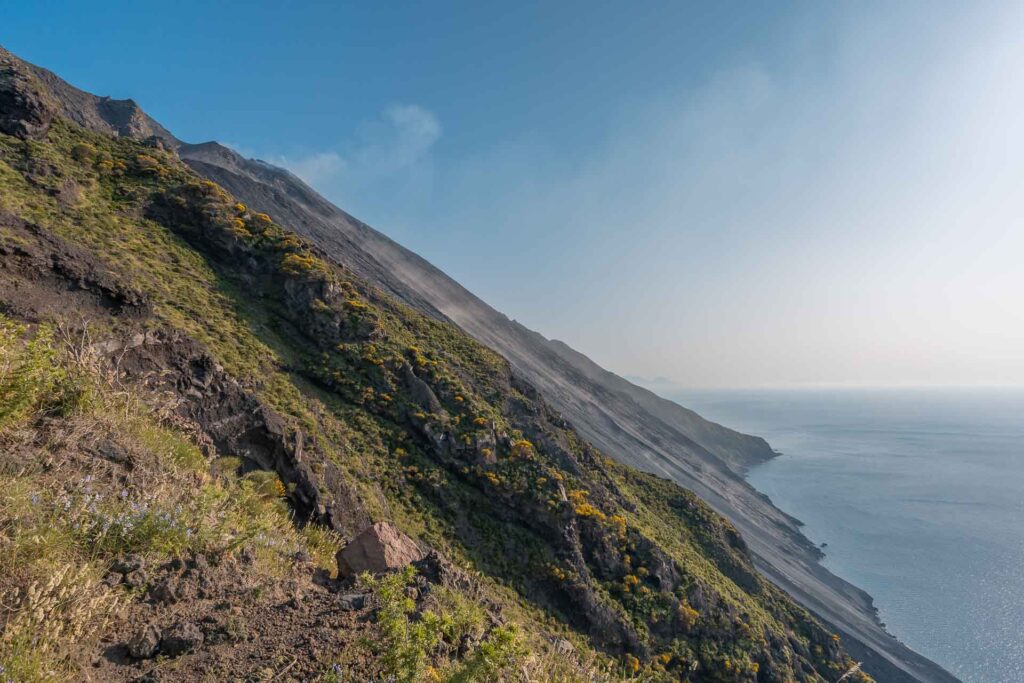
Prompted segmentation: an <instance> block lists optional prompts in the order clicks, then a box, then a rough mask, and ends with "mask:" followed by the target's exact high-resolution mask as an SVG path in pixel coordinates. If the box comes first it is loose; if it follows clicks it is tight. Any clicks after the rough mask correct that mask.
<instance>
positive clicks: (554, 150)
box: [0, 0, 1024, 386]
mask: <svg viewBox="0 0 1024 683" xmlns="http://www.w3.org/2000/svg"><path fill="white" fill-rule="evenodd" d="M204 4H205V3H198V2H193V1H191V0H179V1H177V2H175V3H159V5H160V6H158V4H157V3H135V2H133V3H113V2H111V3H104V4H103V6H102V7H103V8H102V9H99V8H97V7H95V6H93V5H92V3H72V2H65V3H57V2H45V1H37V2H31V3H29V2H26V3H18V5H20V6H14V7H12V6H11V4H10V3H4V6H3V8H0V43H3V44H4V45H5V46H6V47H8V48H9V49H11V50H13V51H15V52H17V53H19V54H21V55H22V56H24V57H25V58H27V59H29V60H31V61H34V62H36V63H39V64H42V65H44V66H47V67H49V68H51V69H53V70H55V71H57V72H58V73H60V74H61V75H63V76H65V77H66V78H68V79H69V80H71V81H72V82H73V83H75V84H77V85H79V86H81V87H84V88H86V89H89V90H91V91H94V92H97V93H98V94H109V95H113V96H115V97H128V96H131V97H134V98H135V99H137V100H138V101H139V102H140V103H141V104H142V105H143V107H144V108H145V109H146V110H147V111H148V112H149V113H151V114H152V115H153V116H154V117H156V118H157V119H159V120H160V121H161V122H162V123H164V124H165V125H166V126H168V127H169V128H170V129H171V130H172V131H173V132H175V133H176V134H177V135H178V136H179V137H181V138H184V139H186V140H190V141H202V140H207V139H218V140H220V141H222V142H225V143H228V144H231V145H232V146H234V147H236V148H237V149H239V150H241V151H242V152H244V153H246V154H247V155H250V156H257V157H260V158H263V159H267V160H269V161H273V162H276V163H279V164H282V165H285V166H288V167H289V168H291V169H292V170H293V171H295V172H296V173H298V174H299V175H300V176H302V177H303V178H305V179H306V180H307V181H309V182H310V183H311V184H312V185H313V186H314V187H316V188H317V189H319V190H320V191H321V192H323V193H324V194H325V195H326V196H327V197H328V198H330V199H332V200H334V201H335V202H336V203H337V204H339V205H340V206H341V207H342V208H345V209H346V210H348V211H350V212H351V213H353V214H355V215H357V216H359V217H360V218H362V219H364V220H366V221H367V222H369V223H370V224H372V225H374V226H375V227H377V228H378V229H380V230H382V231H383V232H385V233H387V234H389V235H390V236H392V237H394V238H395V239H397V240H398V241H399V242H401V243H403V244H405V245H406V246H408V247H410V248H412V249H413V250H415V251H417V252H419V253H420V254H422V255H423V256H425V257H426V258H428V259H429V260H431V261H432V262H433V263H435V264H436V265H438V266H439V267H441V268H442V269H444V270H445V271H447V272H448V273H449V274H450V275H452V276H454V277H455V278H456V279H458V280H459V281H460V282H462V283H463V284H464V285H466V286H467V287H468V288H469V289H470V290H472V291H473V292H475V293H476V294H478V295H480V296H481V297H482V298H483V299H485V300H486V301H488V302H489V303H491V304H492V305H493V306H495V307H496V308H498V309H499V310H501V311H503V312H505V313H507V314H508V315H509V316H510V317H514V318H516V319H518V320H520V321H521V322H523V323H524V324H526V325H528V326H529V327H532V328H534V329H536V330H538V331H539V332H541V333H543V334H545V335H546V336H549V337H554V338H558V339H562V340H564V341H566V342H568V343H569V344H571V345H572V346H574V347H576V348H577V349H579V350H581V351H583V352H585V353H587V354H588V355H590V356H591V357H592V358H594V359H595V360H596V361H598V362H599V363H601V364H603V365H605V366H606V367H608V368H609V369H612V370H614V371H617V372H620V373H624V374H630V375H640V376H649V377H650V376H664V377H668V378H671V379H673V380H676V381H678V382H680V383H684V384H692V385H727V386H754V385H794V384H869V385H877V384H1024V221H1022V217H1024V187H1022V184H1024V1H1022V2H997V3H985V2H970V3H967V2H956V3H946V2H937V1H931V2H922V3H913V2H900V3H893V2H885V3H870V2H850V3H823V2H809V3H799V2H798V3H738V4H734V5H730V4H727V3H719V2H714V3H712V2H709V3H706V4H705V5H703V6H701V5H696V4H690V3H683V2H665V3H646V2H637V3H625V2H617V3H594V2H580V3H528V2H527V3H494V4H493V6H491V7H488V6H486V4H485V3H479V2H468V3H435V4H432V5H431V6H429V7H428V6H426V4H425V3H423V4H421V5H418V6H417V7H416V8H411V7H400V5H405V4H407V3H393V4H391V5H390V7H385V6H384V5H385V3H364V4H362V6H360V7H338V6H336V3H277V2H273V3H269V2H268V3H255V2H237V3H218V6H217V8H215V9H209V8H205V7H204ZM285 4H289V5H296V7H287V8H285V7H284V5H285ZM556 4H557V5H558V6H557V7H556V6H555V5H556ZM299 5H301V7H299Z"/></svg>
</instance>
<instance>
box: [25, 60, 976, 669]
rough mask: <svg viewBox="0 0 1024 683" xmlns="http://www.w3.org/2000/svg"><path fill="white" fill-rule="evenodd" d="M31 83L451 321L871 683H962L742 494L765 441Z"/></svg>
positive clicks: (408, 258) (323, 210)
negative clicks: (696, 502) (167, 154)
mask: <svg viewBox="0 0 1024 683" xmlns="http://www.w3.org/2000/svg"><path fill="white" fill-rule="evenodd" d="M35 70H36V73H37V75H38V76H39V77H40V78H41V79H42V80H43V81H44V83H46V85H47V87H48V88H49V90H50V93H51V94H52V95H53V96H54V97H55V98H56V99H57V100H59V104H60V107H61V109H62V113H63V114H64V115H65V116H67V117H68V118H70V119H71V120H73V121H75V122H77V123H79V124H81V125H84V126H86V127H89V128H92V129H94V130H99V131H101V132H104V133H108V134H116V135H128V136H131V137H135V138H142V139H144V138H148V137H151V136H155V137H157V138H160V139H162V140H163V141H164V142H165V143H166V144H167V145H168V146H171V147H174V148H177V150H178V153H179V154H180V156H181V158H182V159H183V160H184V161H185V162H186V163H188V164H189V165H190V166H191V167H192V168H193V169H195V170H196V171H197V172H198V173H200V174H201V175H204V176H206V177H207V178H209V179H210V180H213V181H215V182H217V183H219V184H221V185H222V186H224V187H225V188H226V189H227V190H228V191H230V192H231V193H232V194H234V195H235V196H237V197H239V198H240V199H241V200H242V201H244V202H246V203H247V204H248V205H249V206H250V207H252V208H254V209H256V210H259V211H264V212H266V213H268V214H270V215H271V216H272V217H273V218H274V219H275V220H276V221H278V222H279V223H282V224H285V225H288V226H289V228H291V229H292V230H294V231H295V232H298V233H299V234H301V235H303V236H305V237H307V238H309V239H310V240H312V241H313V242H315V243H316V244H317V245H318V246H319V247H320V248H322V249H324V250H325V252H326V253H328V254H329V255H330V256H331V257H332V258H334V259H336V260H337V261H338V262H339V263H341V264H343V265H345V266H347V267H349V268H351V269H352V270H353V271H355V272H356V274H358V275H360V276H361V277H363V278H364V279H366V280H368V281H369V282H371V283H373V284H374V285H376V286H377V287H379V288H380V289H381V290H383V291H385V292H387V293H389V294H391V295H393V296H396V297H397V298H399V299H400V300H402V301H404V302H405V303H407V304H409V305H411V306H413V307H414V308H417V309H419V310H421V311H423V312H425V313H427V314H429V315H432V316H435V317H438V318H443V319H447V320H451V321H452V322H454V323H456V324H457V325H458V326H460V327H461V328H462V329H464V330H465V331H466V332H468V333H469V334H470V335H472V336H473V337H475V338H476V339H478V340H479V341H481V342H482V343H484V344H486V345H487V346H490V347H491V348H493V349H495V350H496V351H498V352H499V353H501V354H502V355H504V356H505V357H506V358H508V360H509V361H510V362H511V363H512V365H513V367H514V368H515V370H516V371H517V372H519V373H521V374H522V375H523V377H524V378H526V379H527V380H528V381H529V382H530V383H532V384H533V385H534V386H536V387H537V388H538V389H539V390H540V392H541V394H542V395H543V397H544V398H545V399H546V400H547V402H548V403H549V404H551V405H552V406H553V407H555V408H556V409H557V410H559V411H560V412H561V413H562V414H563V415H564V416H565V417H566V418H567V419H568V420H569V421H570V422H571V423H572V424H573V425H574V426H575V427H576V429H577V430H578V431H579V432H580V433H581V434H583V435H584V436H585V437H586V438H587V439H589V440H590V441H591V442H592V443H593V444H594V445H596V446H597V447H598V448H600V449H601V450H603V451H604V452H606V453H608V454H609V455H611V456H612V457H614V458H616V459H618V460H620V461H621V462H624V463H627V464H629V465H632V466H634V467H637V468H638V469H642V470H646V471H649V472H652V473H655V474H659V475H661V476H664V477H667V478H670V479H672V480H674V481H676V482H677V483H679V484H680V485H682V486H684V487H686V488H689V489H691V490H693V491H694V492H695V493H697V494H698V495H699V496H701V497H702V498H704V499H705V500H706V501H707V502H708V503H710V504H711V505H712V507H714V508H715V509H716V510H717V511H718V512H720V513H721V514H723V515H725V516H726V517H727V518H728V519H729V520H730V521H732V522H733V524H734V525H735V526H736V527H737V528H738V529H739V531H740V533H741V534H742V535H743V537H744V538H745V540H746V542H747V544H748V545H749V547H750V550H751V552H752V553H753V555H754V558H755V561H756V564H757V566H758V568H759V569H760V570H761V571H762V572H763V573H764V574H765V575H766V576H767V577H768V578H770V579H771V580H772V581H773V582H775V583H776V584H777V585H779V586H781V587H782V588H784V589H785V590H786V591H787V592H789V593H790V594H791V595H792V596H793V597H794V598H796V600H797V601H798V602H800V603H801V604H803V605H804V606H805V607H807V608H808V609H809V610H811V611H812V612H814V613H815V614H817V615H818V616H819V617H820V618H821V619H823V620H825V621H827V622H829V623H830V624H831V625H832V626H833V627H834V628H835V629H836V630H838V631H839V632H840V633H842V634H843V636H844V642H845V644H846V646H847V649H848V650H849V651H850V652H851V654H853V655H854V656H856V657H857V658H858V659H861V660H863V661H864V668H865V669H866V670H867V671H868V672H869V673H872V674H873V675H874V676H875V677H876V678H877V679H878V680H879V681H883V682H895V683H902V682H904V681H908V682H911V681H919V682H929V683H930V682H937V683H946V682H955V681H956V680H957V679H956V678H954V677H953V676H952V675H950V674H949V673H947V672H946V671H944V670H943V669H941V668H940V667H939V666H938V665H936V664H934V663H933V662H931V661H929V660H927V659H926V658H924V657H922V656H920V655H918V654H917V653H915V652H913V651H911V650H910V649H908V648H907V647H905V646H904V645H902V644H901V643H899V642H898V641H897V640H896V639H895V638H894V637H892V636H891V635H890V634H888V633H887V632H886V631H885V629H884V628H883V626H882V625H881V624H880V623H879V621H878V619H877V616H876V614H875V610H874V608H873V606H872V603H871V598H870V596H868V595H867V594H866V593H864V592H863V591H861V590H859V589H858V588H856V587H855V586H852V585H850V584H849V583H847V582H845V581H843V580H842V579H840V578H838V577H836V576H834V575H833V574H831V573H830V572H828V571H827V570H826V569H825V568H824V567H822V566H821V565H820V564H819V560H820V552H819V551H818V550H817V549H816V548H815V547H814V546H813V544H812V543H811V542H810V541H808V540H807V539H806V538H805V537H804V536H803V534H802V533H801V532H800V529H799V522H798V521H797V520H795V519H793V518H792V517H790V516H788V515H786V514H785V513H784V512H782V511H781V510H779V509H778V508H776V507H774V506H773V505H772V504H771V501H770V500H769V499H768V498H767V497H766V496H764V495H762V494H760V493H758V492H757V491H756V490H754V489H753V488H752V487H751V486H749V485H748V484H747V483H746V481H745V480H744V478H743V473H744V472H745V470H746V469H747V468H748V467H750V466H752V465H755V464H757V463H759V462H763V461H764V460H766V459H768V458H771V457H772V455H773V452H772V450H771V448H770V447H769V445H768V444H767V443H766V442H765V441H764V440H763V439H760V438H758V437H753V436H748V435H745V434H740V433H738V432H735V431H733V430H730V429H727V428H725V427H723V426H721V425H717V424H714V423H712V422H709V421H707V420H704V419H703V418H701V417H700V416H699V415H697V414H696V413H694V412H693V411H690V410H687V409H686V408H683V407H681V406H679V405H677V404H675V403H673V402H671V401H667V400H665V399H662V398H660V397H658V396H656V395H655V394H653V393H651V392H650V391H647V390H645V389H643V388H641V387H638V386H636V385H634V384H632V383H630V382H628V381H627V380H625V379H623V378H621V377H619V376H617V375H615V374H613V373H611V372H608V371H606V370H604V369H603V368H601V367H600V366H598V365H597V364H595V363H594V362H593V361H591V360H590V359H588V358H587V357H586V356H584V355H583V354H581V353H579V352H577V351H575V350H573V349H571V348H570V347H568V346H567V345H565V344H563V343H561V342H558V341H553V340H548V339H546V338H545V337H543V336H542V335H540V334H538V333H536V332H533V331H532V330H529V329H527V328H526V327H524V326H522V325H520V324H519V323H517V322H516V321H514V320H510V319H509V318H507V317H506V316H504V315H502V314H501V313H499V312H498V311H495V310H494V309H493V308H491V307H490V306H488V305H487V304H486V303H484V302H483V301H481V300H480V299H478V298H477V297H476V296H474V295H473V294H472V293H471V292H469V291H468V290H466V289H465V288H464V287H462V286H461V285H460V284H459V283H457V282H455V281H454V280H453V279H451V278H449V277H448V276H447V275H445V274H444V273H443V272H442V271H440V270H439V269H437V268H435V267H434V266H432V265H431V264H430V263H428V262H427V261H425V260H424V259H422V258H421V257H419V256H417V255H416V254H414V253H413V252H411V251H409V250H408V249H405V248H404V247H402V246H401V245H399V244H397V243H395V242H394V241H393V240H391V239H389V238H388V237H386V236H385V235H383V234H381V233H380V232H377V231H376V230H374V229H373V228H371V227H369V226H368V225H366V224H365V223H363V222H361V221H359V220H357V219H355V218H353V217H352V216H350V215H349V214H347V213H345V212H344V211H342V210H341V209H339V208H338V207H336V206H334V205H333V204H331V203H330V202H329V201H327V200H326V199H324V198H323V197H321V196H320V195H319V194H317V192H316V191H315V190H313V189H312V188H310V187H309V186H307V185H306V184H305V183H303V182H302V181H301V180H299V179H298V178H297V177H295V176H294V175H292V174H291V173H289V172H288V171H285V170H283V169H280V168H277V167H275V166H272V165H270V164H267V163H265V162H262V161H258V160H251V159H245V158H243V157H241V156H240V155H238V154H236V153H235V152H233V151H232V150H230V149H228V148H226V147H223V146H222V145H219V144H217V143H215V142H209V143H204V144H198V145H191V144H184V143H182V142H181V141H179V140H177V139H176V138H175V137H174V136H173V135H172V134H171V133H170V132H168V131H167V129H165V128H164V127H163V126H161V125H160V124H159V123H157V122H156V121H154V120H153V119H152V118H150V117H149V116H147V115H146V114H145V113H144V112H143V111H142V110H141V109H140V108H139V107H138V106H137V105H136V104H135V103H134V102H133V101H131V100H112V99H110V98H101V97H96V96H94V95H91V94H89V93H86V92H83V91H81V90H78V89H76V88H74V87H73V86H70V85H68V84H67V83H65V82H64V81H62V80H61V79H60V78H58V77H57V76H55V75H54V74H52V73H51V72H49V71H46V70H44V69H41V68H35Z"/></svg>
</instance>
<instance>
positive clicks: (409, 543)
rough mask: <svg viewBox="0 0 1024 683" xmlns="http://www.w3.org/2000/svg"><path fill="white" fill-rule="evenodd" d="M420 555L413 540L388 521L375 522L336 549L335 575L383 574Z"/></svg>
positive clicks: (402, 565)
mask: <svg viewBox="0 0 1024 683" xmlns="http://www.w3.org/2000/svg"><path fill="white" fill-rule="evenodd" d="M421 559H423V551H422V550H420V547H419V546H418V545H416V542H415V541H413V540H412V539H411V538H409V537H408V536H406V535H405V534H403V533H402V532H401V531H399V530H398V527H396V526H395V525H394V524H392V523H391V522H377V523H376V524H374V525H373V526H371V527H370V528H369V529H367V530H365V531H363V532H362V533H361V534H359V535H358V536H356V537H355V538H354V539H352V541H351V542H350V543H349V544H348V545H347V546H345V547H344V548H342V549H341V550H340V551H338V576H340V577H342V578H347V577H350V576H355V575H357V574H361V573H363V572H370V573H371V574H383V573H385V572H389V571H394V570H396V569H401V568H402V567H405V566H406V565H408V564H411V563H413V562H416V561H417V560H421Z"/></svg>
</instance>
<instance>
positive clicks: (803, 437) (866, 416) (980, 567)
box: [659, 388, 1024, 683]
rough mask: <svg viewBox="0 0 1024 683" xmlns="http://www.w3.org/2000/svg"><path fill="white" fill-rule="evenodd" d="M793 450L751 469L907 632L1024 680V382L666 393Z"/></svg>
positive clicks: (911, 638)
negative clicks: (980, 385) (1001, 385)
mask: <svg viewBox="0 0 1024 683" xmlns="http://www.w3.org/2000/svg"><path fill="white" fill-rule="evenodd" d="M659 393H662V395H665V396H667V397H669V398H672V399H674V400H677V401H678V402H679V403H681V404H683V405H685V406H687V407H690V408H693V409H694V410H696V411H697V412H699V413H701V414H702V415H703V416H704V417H707V418H708V419H711V420H714V421H716V422H720V423H722V424H724V425H726V426H729V427H732V428H734V429H739V430H740V431H745V432H748V433H751V434H757V435H759V436H763V437H764V438H766V439H767V440H768V442H769V443H770V444H771V445H772V447H774V448H775V449H776V450H777V451H780V452H781V453H782V454H783V455H781V456H780V457H778V458H776V459H774V460H772V461H770V462H768V463H766V464H764V465H761V466H759V467H756V468H754V469H753V470H752V471H751V472H750V473H749V475H748V479H749V481H750V482H751V484H753V485H754V486H755V487H756V488H757V489H759V490H760V491H763V492H764V493H766V494H767V495H768V496H770V497H771V499H772V501H773V502H774V503H775V504H776V505H777V506H778V507H780V508H781V509H783V510H785V511H786V512H788V513H790V514H792V515H793V516H795V517H796V518H798V519H800V520H801V521H802V522H804V524H805V525H806V526H805V527H804V532H805V533H806V534H807V536H808V537H809V538H810V539H811V540H812V541H814V542H816V543H819V544H821V543H825V544H827V545H826V546H825V547H824V548H823V550H824V552H825V555H826V557H825V560H824V564H825V565H826V566H827V567H828V568H829V569H830V570H832V571H833V572H834V573H836V574H838V575H839V576H841V577H843V578H845V579H847V580H848V581H850V582H852V583H853V584H855V585H857V586H859V587H861V588H863V589H864V590H866V591H867V592H868V593H870V594H871V595H872V596H873V597H874V598H875V604H876V606H877V607H878V609H879V615H880V617H881V619H882V620H883V621H884V622H885V623H886V624H887V626H888V628H889V630H890V631H891V632H892V633H893V634H894V635H896V636H897V637H898V638H899V639H900V640H902V641H903V642H905V643H906V644H907V645H909V646H910V647H911V648H913V649H915V650H917V651H918V652H920V653H921V654H923V655H925V656H927V657H929V658H931V659H933V660H934V661H936V662H938V663H939V664H941V665H942V666H944V667H945V668H946V669H948V670H949V671H950V672H951V673H953V674H955V675H956V676H958V677H960V678H961V679H963V680H964V681H965V682H966V683H1019V682H1020V681H1024V635H1022V634H1024V389H973V388H972V389H898V390H897V389H881V390H866V389H838V390H825V389H814V390H751V391H741V390H728V391H717V390H716V391H685V392H682V391H678V390H677V391H674V392H672V391H665V390H661V391H660V392H659Z"/></svg>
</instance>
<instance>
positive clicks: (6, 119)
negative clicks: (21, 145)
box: [0, 48, 56, 139]
mask: <svg viewBox="0 0 1024 683" xmlns="http://www.w3.org/2000/svg"><path fill="white" fill-rule="evenodd" d="M55 110H56V106H55V104H54V102H53V100H52V99H51V98H50V97H48V96H47V93H46V91H45V90H44V89H43V88H42V86H41V84H40V83H39V82H38V81H37V79H36V78H35V77H34V76H33V75H32V74H31V73H30V72H29V71H27V70H26V69H23V68H21V64H20V62H19V61H18V60H17V59H16V58H15V57H14V56H13V55H11V53H9V52H7V51H6V50H4V49H3V48H0V132H4V133H6V134H8V135H14V136H15V137H19V138H37V139H38V138H42V137H45V136H46V133H47V131H48V130H49V129H50V123H51V122H52V121H53V117H54V113H55Z"/></svg>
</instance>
